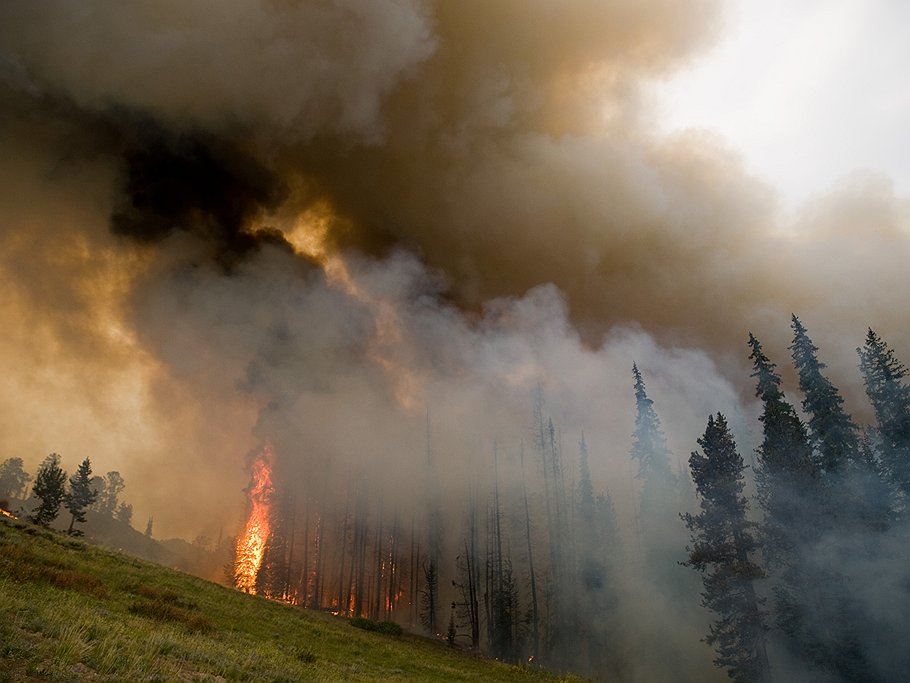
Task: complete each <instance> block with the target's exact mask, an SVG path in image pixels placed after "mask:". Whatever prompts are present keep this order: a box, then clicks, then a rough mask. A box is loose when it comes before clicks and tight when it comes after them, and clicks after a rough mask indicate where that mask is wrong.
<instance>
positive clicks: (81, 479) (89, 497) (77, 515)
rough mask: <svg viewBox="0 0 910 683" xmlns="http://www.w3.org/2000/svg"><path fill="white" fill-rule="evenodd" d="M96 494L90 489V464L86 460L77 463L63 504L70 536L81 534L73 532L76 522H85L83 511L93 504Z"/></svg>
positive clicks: (67, 531)
mask: <svg viewBox="0 0 910 683" xmlns="http://www.w3.org/2000/svg"><path fill="white" fill-rule="evenodd" d="M97 497H98V492H97V491H96V490H95V489H94V488H92V463H91V462H90V461H89V459H88V458H86V459H85V460H83V461H82V462H81V463H79V467H78V468H77V469H76V473H75V474H74V475H73V476H72V477H70V486H69V491H67V492H66V497H65V498H64V503H65V505H66V509H67V510H69V513H70V515H72V516H71V518H70V526H69V529H67V530H66V533H68V534H70V535H75V534H81V533H82V532H81V531H74V530H73V527H74V526H75V524H76V522H80V523H84V522H85V511H86V510H87V509H88V508H89V506H90V505H91V504H92V503H94V502H95V498H97Z"/></svg>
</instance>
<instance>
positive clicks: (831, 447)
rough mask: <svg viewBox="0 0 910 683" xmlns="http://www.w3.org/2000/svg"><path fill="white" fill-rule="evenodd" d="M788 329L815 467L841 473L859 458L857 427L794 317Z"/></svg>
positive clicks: (801, 325)
mask: <svg viewBox="0 0 910 683" xmlns="http://www.w3.org/2000/svg"><path fill="white" fill-rule="evenodd" d="M791 327H792V328H793V344H791V346H790V351H791V353H792V354H793V365H794V367H795V368H796V371H797V372H798V373H799V388H800V391H802V392H803V395H804V397H805V398H804V399H803V408H804V409H805V411H806V413H807V414H808V415H809V430H810V433H811V437H812V440H813V442H814V445H815V448H816V451H817V457H818V464H819V466H820V468H821V470H822V472H823V473H825V474H831V473H837V472H841V471H843V470H844V469H846V468H847V466H848V464H849V463H851V462H855V461H857V460H858V459H859V436H858V431H857V427H856V425H855V424H854V423H853V421H852V420H851V419H850V416H849V415H847V413H846V411H844V408H843V403H844V399H843V398H841V395H840V392H838V390H837V389H836V388H835V386H834V385H833V384H831V381H830V380H829V379H828V378H827V377H825V375H824V374H822V370H824V369H825V368H826V367H827V366H826V365H825V364H824V363H822V362H821V361H819V360H818V347H817V346H815V344H813V343H812V340H811V339H810V338H809V335H808V334H807V333H806V328H805V327H804V326H803V324H802V323H801V322H800V320H799V318H797V317H796V316H795V315H794V316H793V318H792V323H791Z"/></svg>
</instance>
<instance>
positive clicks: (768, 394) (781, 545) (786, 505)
mask: <svg viewBox="0 0 910 683" xmlns="http://www.w3.org/2000/svg"><path fill="white" fill-rule="evenodd" d="M749 347H750V349H751V350H752V353H751V354H750V356H749V358H750V359H751V360H752V361H753V365H754V371H753V373H752V375H751V376H752V377H754V378H755V379H756V389H755V395H756V397H757V398H759V399H760V400H761V402H762V414H761V417H760V418H759V420H760V421H761V423H762V428H763V429H762V432H763V438H762V443H761V445H760V446H759V447H758V449H757V453H758V464H759V468H758V471H757V476H756V479H757V484H758V494H759V502H760V503H761V506H762V508H763V509H764V511H765V515H766V518H765V524H764V527H765V535H766V543H765V545H766V555H767V556H769V557H770V558H776V559H777V560H782V559H783V558H782V557H781V556H787V555H790V554H792V552H793V551H794V544H799V543H800V540H799V539H798V538H794V537H793V533H794V531H795V530H796V529H799V528H803V527H804V526H812V524H811V518H810V517H811V515H812V514H813V512H814V511H812V510H810V508H811V507H812V505H813V503H815V502H816V501H817V496H818V495H819V492H818V487H819V472H818V468H817V466H816V464H815V462H814V460H813V458H812V448H811V447H810V445H809V436H808V433H807V431H806V426H805V425H804V424H803V422H802V420H801V419H800V418H799V416H798V415H797V414H796V411H795V410H794V409H793V406H792V405H790V403H789V402H788V401H787V400H786V398H785V397H784V393H783V391H782V390H781V388H780V376H779V375H778V374H777V373H776V372H775V367H776V366H775V364H774V363H772V362H771V360H770V359H769V358H768V357H767V356H766V355H765V354H764V352H763V351H762V346H761V343H760V342H759V341H758V339H756V338H755V337H754V336H753V335H752V334H751V333H750V334H749ZM813 497H815V500H813ZM807 516H809V517H807Z"/></svg>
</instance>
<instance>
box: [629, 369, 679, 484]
mask: <svg viewBox="0 0 910 683" xmlns="http://www.w3.org/2000/svg"><path fill="white" fill-rule="evenodd" d="M632 377H633V378H634V380H635V383H634V389H635V431H634V432H633V433H632V452H631V456H632V459H633V460H635V461H637V462H638V475H637V476H638V478H639V479H641V480H643V481H644V482H645V484H646V485H647V484H648V482H660V483H666V482H669V481H671V480H672V478H673V475H672V473H671V471H670V451H669V450H668V449H667V440H666V437H665V436H664V432H663V429H662V428H661V425H660V418H658V417H657V413H656V412H655V410H654V402H653V401H652V400H651V399H650V398H648V394H647V392H646V391H645V382H644V379H642V376H641V372H639V370H638V366H637V365H636V364H635V363H633V364H632Z"/></svg>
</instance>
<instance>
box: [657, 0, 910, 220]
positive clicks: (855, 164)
mask: <svg viewBox="0 0 910 683" xmlns="http://www.w3.org/2000/svg"><path fill="white" fill-rule="evenodd" d="M659 106H660V114H659V116H660V126H661V128H662V129H663V130H665V131H674V130H678V129H681V128H687V127H700V128H707V129H709V130H711V131H713V132H715V133H717V134H718V135H720V136H722V137H723V138H724V139H725V140H726V142H727V144H729V145H730V146H732V147H733V148H734V149H736V150H737V151H739V152H740V153H741V154H742V155H743V157H744V160H745V164H746V168H747V170H748V171H750V172H752V173H754V174H756V175H757V176H759V177H760V178H761V179H763V180H765V181H767V182H770V183H771V184H772V185H773V186H774V187H775V189H776V190H777V191H778V192H779V193H780V197H781V199H782V200H783V201H784V202H785V203H787V204H789V206H790V207H791V208H793V207H794V206H796V205H798V204H799V203H801V202H802V201H804V200H806V199H809V198H811V197H813V196H816V195H819V194H822V193H824V192H827V191H828V190H829V189H830V188H831V187H832V186H833V185H834V183H835V182H836V181H837V180H838V179H839V178H841V177H842V176H844V175H846V174H848V173H850V172H852V171H855V170H875V171H880V172H883V173H885V174H887V175H888V176H889V177H890V178H891V179H892V180H893V182H894V184H895V188H896V190H897V191H898V192H899V193H901V194H905V195H906V194H907V193H908V192H910V3H908V2H904V1H903V0H802V1H800V2H790V1H788V0H763V1H758V0H727V2H726V5H725V15H724V28H723V32H722V37H721V38H720V39H719V40H718V43H717V45H716V47H714V48H713V49H712V50H710V51H709V52H708V53H706V54H704V55H703V56H702V57H700V58H696V59H695V60H694V62H693V63H692V65H691V66H690V67H688V68H684V69H682V70H681V71H680V72H679V73H678V74H676V75H675V76H674V77H672V78H670V79H669V80H668V81H667V82H666V83H665V84H664V85H663V86H662V87H661V88H660V105H659Z"/></svg>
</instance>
